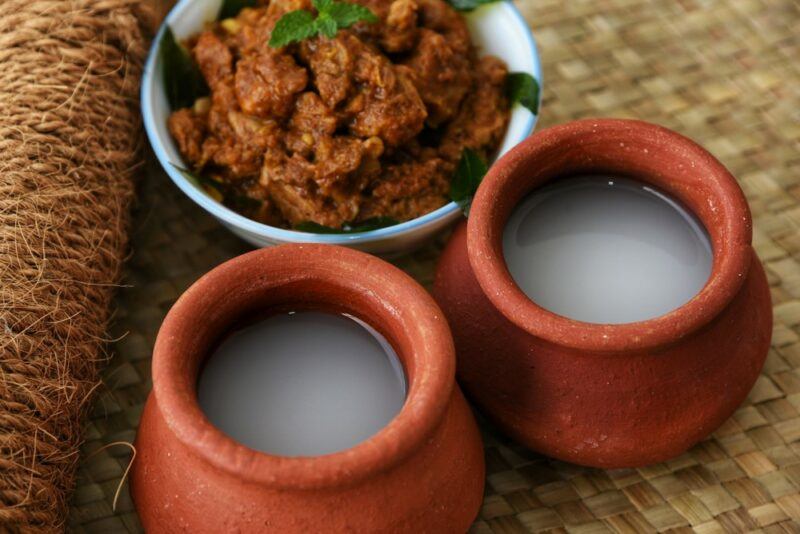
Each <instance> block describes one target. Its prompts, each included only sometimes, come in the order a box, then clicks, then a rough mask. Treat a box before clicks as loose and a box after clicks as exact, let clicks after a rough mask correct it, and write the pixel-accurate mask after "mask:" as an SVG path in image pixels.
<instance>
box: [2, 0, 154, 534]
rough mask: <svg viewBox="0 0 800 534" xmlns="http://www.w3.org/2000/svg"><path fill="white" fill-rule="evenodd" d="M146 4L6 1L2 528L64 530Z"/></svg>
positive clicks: (126, 159) (103, 302) (129, 170)
mask: <svg viewBox="0 0 800 534" xmlns="http://www.w3.org/2000/svg"><path fill="white" fill-rule="evenodd" d="M150 27H151V20H150V18H149V16H148V13H146V10H144V8H143V7H142V5H141V4H140V2H139V1H138V0H5V1H3V2H0V531H4V532H5V531H32V530H45V531H51V530H59V529H61V528H63V526H64V523H65V519H66V514H67V499H68V497H69V492H70V490H71V489H72V487H73V485H74V477H75V467H76V463H77V461H78V447H79V444H80V440H81V427H82V418H83V416H84V415H85V412H86V410H87V408H88V407H89V404H90V403H89V400H90V399H91V397H92V392H93V391H94V389H95V388H96V385H97V380H98V372H99V369H100V366H101V365H102V363H103V361H104V360H105V353H104V352H103V347H104V341H105V340H104V335H105V334H104V332H105V328H106V325H107V322H108V320H109V316H110V299H111V296H112V293H113V290H114V285H115V284H116V283H118V279H119V275H120V267H121V263H122V260H123V258H124V255H125V251H126V235H125V234H126V223H127V212H128V207H129V205H130V202H131V200H132V196H133V173H134V171H135V169H136V167H137V164H138V162H139V148H140V144H141V140H140V137H139V135H138V132H139V122H140V120H139V114H138V109H137V101H138V98H137V95H138V90H139V79H140V74H141V68H142V60H143V58H144V55H145V52H146V45H147V43H146V38H145V36H146V34H147V33H148V30H149V29H150Z"/></svg>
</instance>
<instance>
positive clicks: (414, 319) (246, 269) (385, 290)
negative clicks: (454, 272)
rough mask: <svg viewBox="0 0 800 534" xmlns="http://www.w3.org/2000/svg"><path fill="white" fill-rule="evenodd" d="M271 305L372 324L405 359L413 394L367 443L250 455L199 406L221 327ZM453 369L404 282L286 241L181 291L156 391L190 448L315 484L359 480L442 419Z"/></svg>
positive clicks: (229, 465)
mask: <svg viewBox="0 0 800 534" xmlns="http://www.w3.org/2000/svg"><path fill="white" fill-rule="evenodd" d="M269 309H284V310H286V309H303V310H322V311H329V312H331V311H332V312H343V313H349V314H352V315H355V316H357V317H359V318H361V319H363V320H365V321H366V322H368V323H369V324H370V325H371V326H373V327H374V328H376V329H377V330H378V331H379V332H381V334H383V335H384V336H385V337H386V338H387V339H388V340H389V342H390V343H391V344H392V346H393V347H394V349H395V351H396V353H397V355H398V357H399V358H400V360H401V362H402V363H403V367H404V371H405V374H406V379H407V382H408V393H407V397H406V402H405V404H404V406H403V408H402V409H401V411H400V413H399V414H398V415H397V416H396V417H395V418H394V419H393V420H392V421H391V422H390V423H389V424H388V425H387V426H386V427H384V428H383V429H382V430H381V431H379V432H378V433H377V434H375V435H373V436H372V437H371V438H369V439H367V440H366V441H364V442H362V443H360V444H358V445H356V446H354V447H352V448H350V449H346V450H344V451H340V452H336V453H333V454H327V455H323V456H316V457H281V456H275V455H270V454H266V453H262V452H259V451H255V450H253V449H250V448H248V447H246V446H244V445H242V444H240V443H238V442H236V441H234V440H233V439H232V438H230V437H228V436H226V435H225V434H223V433H222V432H221V431H220V430H218V429H217V428H216V427H214V426H213V425H212V424H211V423H210V422H209V421H208V420H207V418H206V417H205V415H204V414H203V412H202V410H201V409H200V407H199V405H198V403H197V395H196V384H197V379H198V375H199V372H200V370H201V367H202V364H203V362H204V360H205V358H206V357H207V356H208V355H209V354H210V352H211V350H212V348H213V347H214V345H215V344H216V343H217V342H218V340H219V339H220V338H221V337H222V336H223V335H224V334H225V333H226V332H227V331H229V330H230V329H231V328H232V327H234V326H235V325H236V324H237V323H240V322H241V321H242V320H243V319H245V318H247V316H248V315H249V314H254V315H255V314H260V313H263V312H264V311H265V310H269ZM454 372H455V354H454V349H453V345H452V338H451V337H450V332H449V330H448V328H447V325H446V323H445V321H444V319H443V318H442V317H441V312H440V311H439V310H438V307H437V306H436V304H435V303H434V302H433V300H432V299H431V298H430V296H429V295H428V294H427V293H426V292H425V291H424V289H422V288H421V287H419V286H418V285H417V284H416V283H415V282H414V281H413V280H412V279H411V278H410V277H408V276H407V275H406V274H404V273H403V272H402V271H400V270H398V269H396V268H394V267H392V266H391V265H389V264H387V263H385V262H383V261H381V260H379V259H377V258H374V257H371V256H368V255H366V254H363V253H360V252H356V251H352V250H348V249H344V248H341V247H333V246H325V245H285V246H281V247H276V248H271V249H262V250H257V251H254V252H251V253H248V254H245V255H243V256H240V257H238V258H235V259H233V260H231V261H229V262H226V263H224V264H222V265H220V266H219V267H217V268H216V269H214V270H213V271H211V272H210V273H208V274H206V275H205V276H203V277H202V278H201V279H200V280H198V281H197V282H196V283H195V284H194V285H193V286H192V287H190V288H189V289H188V290H187V291H186V293H184V294H183V296H181V298H180V299H179V300H178V301H177V302H176V304H175V305H174V306H173V308H172V309H171V310H170V312H169V314H168V315H167V317H166V319H165V321H164V323H163V325H162V327H161V330H160V331H159V335H158V339H157V341H156V346H155V350H154V354H153V392H154V395H155V399H156V402H157V404H158V407H159V409H160V411H161V413H162V415H163V416H164V418H165V420H166V423H167V425H168V426H169V427H170V429H171V430H172V431H173V432H174V434H175V435H176V437H177V438H178V439H179V440H180V441H181V442H182V443H183V444H184V445H185V446H186V447H187V448H188V449H189V451H190V452H191V453H193V454H196V455H198V456H200V457H201V458H204V459H205V460H206V461H207V462H209V463H210V464H212V465H214V466H215V467H217V468H219V469H221V470H223V471H226V472H228V473H230V474H231V475H233V476H235V477H237V478H240V479H242V480H246V481H250V482H256V483H260V484H267V485H270V486H274V487H278V488H289V487H291V488H302V489H310V488H318V487H328V486H341V485H346V484H351V483H355V482H356V481H358V480H360V479H363V478H364V477H368V476H371V475H374V474H376V473H380V472H382V471H385V470H387V469H390V468H391V467H393V466H394V465H396V464H397V463H399V462H401V461H402V460H403V459H405V458H406V457H407V456H408V455H410V454H411V453H413V452H414V451H415V450H417V449H418V448H419V447H421V446H422V445H423V444H424V442H425V440H426V439H428V437H429V436H430V435H431V434H432V433H433V432H434V431H435V430H436V428H437V426H438V424H439V422H440V421H441V419H442V417H443V415H444V411H445V408H446V406H447V403H448V402H449V400H450V394H451V390H452V388H453V385H454Z"/></svg>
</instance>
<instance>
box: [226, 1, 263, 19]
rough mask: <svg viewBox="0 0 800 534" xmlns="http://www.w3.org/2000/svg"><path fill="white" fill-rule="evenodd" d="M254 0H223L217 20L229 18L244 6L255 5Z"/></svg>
mask: <svg viewBox="0 0 800 534" xmlns="http://www.w3.org/2000/svg"><path fill="white" fill-rule="evenodd" d="M256 5H257V2H256V0H224V2H222V6H221V7H220V8H219V14H218V15H217V20H223V19H229V18H231V17H235V16H236V15H238V14H239V12H240V11H241V10H243V9H244V8H246V7H256Z"/></svg>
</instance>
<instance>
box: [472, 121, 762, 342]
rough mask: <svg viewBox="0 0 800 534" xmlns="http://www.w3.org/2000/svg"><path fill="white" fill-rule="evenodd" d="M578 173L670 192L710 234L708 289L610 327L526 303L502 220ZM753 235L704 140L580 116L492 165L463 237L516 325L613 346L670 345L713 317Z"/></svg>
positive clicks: (730, 291)
mask: <svg viewBox="0 0 800 534" xmlns="http://www.w3.org/2000/svg"><path fill="white" fill-rule="evenodd" d="M581 174H603V175H612V176H620V177H628V178H632V179H636V180H638V181H641V182H644V183H647V184H650V185H653V186H655V187H657V188H658V189H661V190H663V191H665V192H666V193H669V194H670V195H672V196H673V197H675V198H677V199H678V200H680V201H681V202H682V203H683V204H684V205H685V206H686V207H687V208H688V209H690V210H691V211H692V212H694V214H695V215H696V216H697V217H698V218H699V219H700V221H701V222H702V223H703V225H704V226H705V228H706V230H707V231H708V233H709V236H710V238H711V243H712V248H713V253H714V259H713V266H712V271H711V275H710V277H709V280H708V282H707V283H706V285H705V287H704V288H703V289H702V290H701V291H700V292H699V293H698V294H697V295H695V297H694V298H692V299H691V300H690V301H689V302H687V303H686V304H684V305H683V306H681V307H679V308H677V309H675V310H673V311H671V312H669V313H667V314H665V315H662V316H660V317H656V318H654V319H649V320H646V321H639V322H634V323H626V324H614V325H603V324H593V323H584V322H581V321H575V320H572V319H569V318H566V317H562V316H560V315H556V314H554V313H552V312H550V311H548V310H546V309H544V308H541V307H540V306H538V305H536V304H535V303H534V302H533V301H531V300H530V299H529V298H528V297H527V296H526V295H525V294H524V293H523V292H522V291H521V290H520V289H519V288H518V287H517V285H516V284H515V283H514V281H513V279H512V277H511V275H510V273H509V272H508V269H507V268H506V265H505V260H504V256H503V247H502V238H503V231H504V228H505V225H506V222H507V221H508V218H509V216H510V215H511V212H512V211H513V209H514V208H515V207H516V205H517V204H518V203H519V202H520V201H521V200H522V199H523V198H524V197H525V196H526V195H527V194H528V193H530V192H531V191H533V190H534V189H536V188H538V187H540V186H542V185H543V184H545V183H547V182H549V181H551V180H554V179H558V178H560V177H565V176H571V175H581ZM751 237H752V228H751V218H750V212H749V209H748V207H747V202H746V200H745V198H744V195H743V193H742V191H741V189H740V188H739V186H738V184H737V183H736V180H735V179H734V178H733V176H731V174H730V173H729V172H728V171H727V169H725V167H724V166H723V165H722V164H721V163H720V162H719V161H717V160H716V159H715V158H714V157H713V156H712V155H711V154H709V153H708V152H707V151H706V150H704V149H703V148H702V147H700V146H699V145H697V144H695V143H694V142H692V141H691V140H689V139H687V138H686V137H683V136H681V135H679V134H677V133H675V132H672V131H670V130H667V129H665V128H661V127H659V126H656V125H652V124H648V123H645V122H640V121H631V120H615V119H587V120H582V121H576V122H572V123H568V124H565V125H562V126H556V127H553V128H549V129H546V130H543V131H541V132H539V133H537V134H535V135H533V136H532V137H529V138H528V139H526V140H525V141H523V142H522V143H521V144H520V145H518V146H517V147H516V148H514V149H513V150H512V151H510V152H509V153H508V154H506V155H505V156H504V157H503V158H501V159H500V160H499V161H498V162H497V163H496V164H495V165H494V166H493V167H492V168H491V169H490V170H489V173H488V174H487V176H486V177H485V178H484V180H483V183H482V184H481V187H480V189H479V190H478V193H477V195H476V196H475V199H474V201H473V204H472V208H471V212H470V217H469V222H468V234H467V245H468V250H469V259H470V264H471V266H472V269H473V271H474V272H475V275H476V277H477V279H478V281H479V283H480V285H481V288H482V289H483V291H484V293H485V294H486V296H487V298H489V299H490V300H491V301H492V303H493V304H494V305H495V307H496V308H497V309H498V310H499V311H500V312H501V313H502V314H503V315H505V316H506V318H508V319H509V320H510V321H511V322H513V323H514V324H516V325H517V326H518V327H519V328H521V329H523V330H525V331H527V332H529V333H530V334H532V335H534V336H536V337H539V338H541V339H544V340H547V341H550V342H552V343H555V344H558V345H561V346H565V347H569V348H574V349H578V350H583V351H596V352H600V353H602V352H606V353H620V352H628V351H637V350H643V349H651V348H655V347H659V346H663V345H668V344H670V343H674V342H676V341H678V340H679V339H681V338H683V337H685V336H687V335H689V334H690V333H692V332H694V331H696V330H697V329H699V328H701V327H702V326H703V325H705V324H707V323H708V322H709V321H711V320H712V319H713V318H714V317H716V316H717V315H718V314H719V313H720V312H721V311H722V309H724V307H725V306H726V305H727V304H728V303H729V302H730V300H731V299H732V298H733V297H734V295H736V293H737V292H738V290H739V288H740V287H741V284H742V281H743V280H744V278H745V276H746V274H747V271H748V268H749V264H750V248H751V247H750V242H751Z"/></svg>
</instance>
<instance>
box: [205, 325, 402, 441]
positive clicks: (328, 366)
mask: <svg viewBox="0 0 800 534" xmlns="http://www.w3.org/2000/svg"><path fill="white" fill-rule="evenodd" d="M197 395H198V401H199V403H200V407H201V408H202V410H203V412H205V414H206V416H207V417H208V419H209V420H210V421H211V422H212V423H213V424H214V425H215V426H217V427H218V428H219V429H220V430H222V431H223V432H225V433H226V434H228V435H229V436H230V437H232V438H233V439H235V440H237V441H239V442H240V443H243V444H244V445H247V446H249V447H250V448H253V449H256V450H260V451H262V452H266V453H271V454H277V455H283V456H316V455H322V454H328V453H332V452H336V451H340V450H343V449H347V448H350V447H352V446H354V445H356V444H358V443H360V442H362V441H364V440H365V439H367V438H369V437H370V436H372V435H373V434H375V433H377V432H378V431H379V430H381V429H382V428H383V427H384V426H386V425H387V424H388V423H389V421H391V420H392V419H393V418H394V417H395V416H396V415H397V414H398V412H399V411H400V409H401V408H402V406H403V402H404V401H405V396H406V381H405V375H404V372H403V368H402V365H401V363H400V361H399V359H398V357H397V355H396V354H395V352H394V350H393V349H392V347H391V345H390V344H389V343H388V341H387V340H386V339H385V338H384V337H383V336H381V335H380V334H379V333H378V332H376V331H375V330H374V329H372V328H371V327H369V326H368V325H366V324H365V323H363V322H361V321H359V320H358V319H355V318H353V317H350V316H346V315H334V314H328V313H320V312H298V313H290V314H280V315H275V316H272V317H268V318H267V319H264V320H261V321H259V322H256V323H255V324H252V325H250V326H247V327H245V328H242V329H240V330H237V331H235V332H234V333H233V334H231V335H230V336H229V337H228V338H227V339H225V340H223V341H222V343H221V344H220V346H219V347H218V348H217V350H216V351H215V352H214V353H213V354H212V355H211V357H210V358H209V360H208V362H207V363H206V365H205V368H204V369H203V371H202V373H201V375H200V379H199V382H198V387H197Z"/></svg>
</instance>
